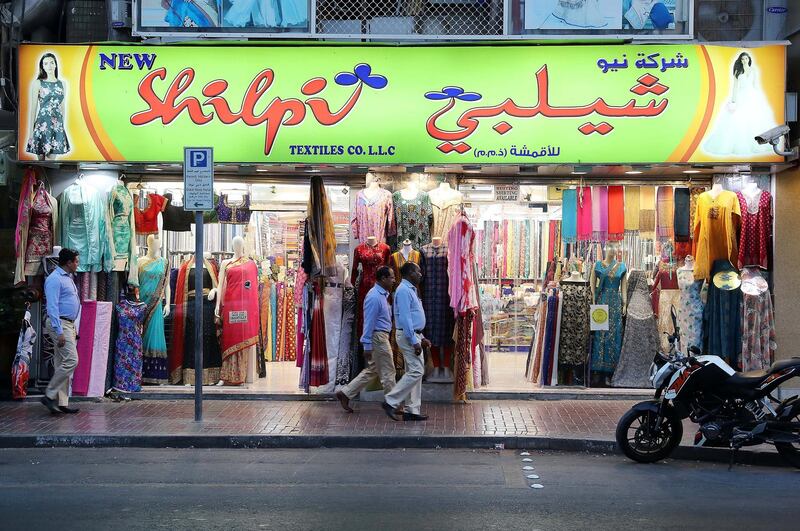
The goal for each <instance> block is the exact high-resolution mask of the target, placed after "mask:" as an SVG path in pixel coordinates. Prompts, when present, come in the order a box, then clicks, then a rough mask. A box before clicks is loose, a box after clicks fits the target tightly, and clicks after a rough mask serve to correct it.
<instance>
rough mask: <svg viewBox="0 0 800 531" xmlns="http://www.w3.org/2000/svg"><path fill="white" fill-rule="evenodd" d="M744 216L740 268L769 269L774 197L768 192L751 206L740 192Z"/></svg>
mask: <svg viewBox="0 0 800 531" xmlns="http://www.w3.org/2000/svg"><path fill="white" fill-rule="evenodd" d="M736 196H737V197H738V198H739V207H740V211H741V214H742V230H741V235H740V237H739V259H738V264H739V267H740V268H741V267H747V266H758V267H760V268H762V269H769V251H770V249H771V247H772V195H771V194H770V193H769V192H767V191H766V190H762V191H761V194H760V195H759V196H758V197H757V198H756V199H755V201H754V202H753V204H750V203H749V202H748V200H747V197H746V196H745V195H744V194H743V193H742V192H738V193H737V194H736Z"/></svg>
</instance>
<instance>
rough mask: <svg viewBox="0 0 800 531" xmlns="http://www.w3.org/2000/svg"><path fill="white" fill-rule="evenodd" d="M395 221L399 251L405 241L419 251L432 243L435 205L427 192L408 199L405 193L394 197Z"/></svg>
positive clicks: (396, 193)
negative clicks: (404, 195) (409, 242)
mask: <svg viewBox="0 0 800 531" xmlns="http://www.w3.org/2000/svg"><path fill="white" fill-rule="evenodd" d="M392 202H393V203H394V219H395V223H396V226H397V245H396V248H397V249H398V250H399V249H400V248H401V247H402V246H403V242H404V241H405V240H409V241H411V245H412V246H413V247H414V248H416V249H419V248H420V247H422V246H423V245H426V244H428V243H430V242H431V225H432V224H433V205H432V204H431V199H430V197H429V196H428V193H427V192H421V191H420V192H417V195H416V197H414V198H412V199H406V198H404V197H403V192H402V191H401V192H395V193H394V195H392ZM459 212H460V211H459Z"/></svg>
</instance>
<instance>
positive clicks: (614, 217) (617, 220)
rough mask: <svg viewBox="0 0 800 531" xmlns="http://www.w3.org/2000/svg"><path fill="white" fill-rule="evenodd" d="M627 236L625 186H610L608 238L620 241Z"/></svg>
mask: <svg viewBox="0 0 800 531" xmlns="http://www.w3.org/2000/svg"><path fill="white" fill-rule="evenodd" d="M624 236H625V188H624V187H623V186H609V187H608V239H609V240H611V241H620V240H622V238H623V237H624Z"/></svg>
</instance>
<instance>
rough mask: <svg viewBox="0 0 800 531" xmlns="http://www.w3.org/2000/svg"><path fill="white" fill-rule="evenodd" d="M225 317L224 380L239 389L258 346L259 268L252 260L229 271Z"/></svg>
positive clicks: (222, 310) (235, 263)
mask: <svg viewBox="0 0 800 531" xmlns="http://www.w3.org/2000/svg"><path fill="white" fill-rule="evenodd" d="M224 275H225V286H224V287H225V289H224V293H223V298H222V305H221V308H220V315H221V316H222V370H221V371H220V376H221V378H222V379H223V380H224V381H225V383H227V384H233V385H238V384H242V383H244V381H245V378H246V375H247V365H248V363H249V360H248V352H249V350H250V348H252V347H254V346H255V344H256V343H257V342H258V296H257V292H258V268H257V267H256V263H255V262H254V261H252V260H250V259H249V258H240V259H238V260H235V261H232V262H230V263H229V264H228V265H227V266H226V267H225V272H224Z"/></svg>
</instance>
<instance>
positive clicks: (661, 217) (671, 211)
mask: <svg viewBox="0 0 800 531" xmlns="http://www.w3.org/2000/svg"><path fill="white" fill-rule="evenodd" d="M673 195H674V191H673V188H672V187H671V186H659V187H658V192H657V196H658V202H657V207H658V226H657V230H656V233H657V235H658V237H659V239H672V237H673V236H674V235H675V229H674V225H673V223H674V222H675V203H674V200H673Z"/></svg>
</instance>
